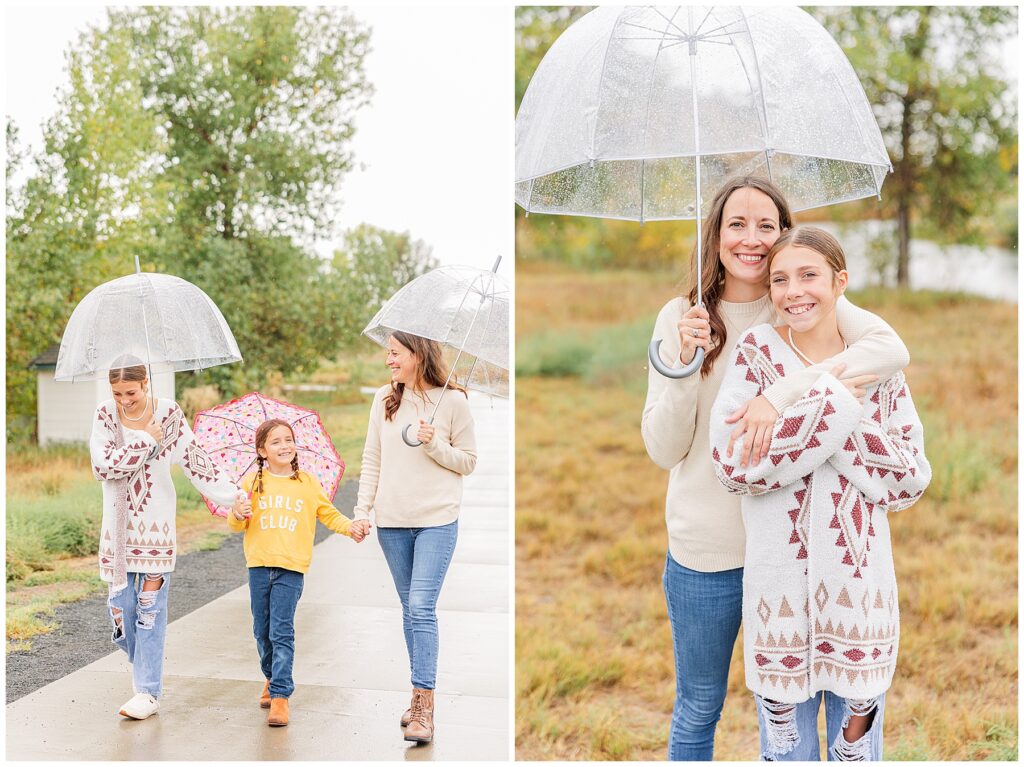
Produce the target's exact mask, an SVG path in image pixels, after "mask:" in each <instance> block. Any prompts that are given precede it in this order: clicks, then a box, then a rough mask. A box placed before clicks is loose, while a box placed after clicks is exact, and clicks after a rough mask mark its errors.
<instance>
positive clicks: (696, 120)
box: [686, 8, 704, 306]
mask: <svg viewBox="0 0 1024 767" xmlns="http://www.w3.org/2000/svg"><path fill="white" fill-rule="evenodd" d="M686 12H687V15H688V21H689V32H690V34H691V35H692V34H693V33H694V29H693V8H687V10H686ZM689 47H690V96H691V101H692V103H693V149H694V154H693V166H694V171H695V178H696V181H697V192H696V198H695V199H694V201H693V205H694V209H695V215H694V218H695V219H696V220H697V247H696V248H694V250H695V251H696V252H697V306H703V305H704V286H703V284H702V282H703V280H702V275H701V272H702V271H703V269H702V268H701V267H702V264H701V255H702V254H701V249H702V247H703V243H702V242H701V239H702V238H701V229H702V227H701V223H702V222H701V215H702V211H701V205H700V199H701V192H700V114H699V112H698V110H697V43H696V41H695V40H693V39H691V40H690V46H689Z"/></svg>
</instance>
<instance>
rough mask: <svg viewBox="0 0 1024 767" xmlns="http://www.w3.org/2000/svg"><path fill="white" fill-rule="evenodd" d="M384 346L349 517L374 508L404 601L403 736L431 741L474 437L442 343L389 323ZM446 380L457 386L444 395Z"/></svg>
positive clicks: (364, 514)
mask: <svg viewBox="0 0 1024 767" xmlns="http://www.w3.org/2000/svg"><path fill="white" fill-rule="evenodd" d="M387 349H388V353H387V365H388V367H389V368H391V382H390V383H389V384H388V385H386V386H383V387H381V388H380V389H379V390H378V391H377V393H376V395H375V396H374V398H373V405H372V406H371V409H370V420H369V426H368V428H367V432H366V445H365V447H364V448H363V462H362V473H361V474H360V477H359V496H358V500H357V502H356V507H355V519H356V520H359V519H369V516H370V512H371V511H373V513H374V515H375V517H376V525H377V531H378V535H379V538H380V546H381V549H382V550H383V551H384V557H385V559H386V560H387V563H388V568H389V569H390V570H391V577H392V578H393V579H394V582H395V588H396V589H397V591H398V597H399V599H400V601H401V603H402V628H403V631H404V632H405V644H406V649H407V650H408V653H409V665H410V668H411V672H412V688H413V689H412V702H411V704H410V707H409V709H408V710H407V711H406V712H405V713H404V714H403V715H402V717H401V724H402V726H404V727H406V732H405V739H406V740H408V741H412V742H417V743H429V742H430V741H431V739H432V738H433V734H434V718H433V716H434V686H435V680H436V676H437V654H438V633H437V612H436V606H437V599H438V595H439V594H440V591H441V585H442V584H443V582H444V577H445V574H446V573H447V571H448V566H449V564H450V563H451V559H452V553H453V552H454V550H455V541H456V538H457V537H458V529H459V522H458V518H459V506H460V504H461V501H462V477H463V476H465V475H468V474H470V473H472V471H473V469H474V468H475V467H476V459H477V453H476V439H475V436H474V432H473V418H472V415H471V414H470V411H469V404H468V402H467V397H468V394H467V393H466V390H465V389H463V388H462V387H461V386H459V385H457V384H455V383H454V382H453V381H449V380H448V378H449V376H448V375H447V371H446V370H445V364H444V359H443V356H442V352H441V346H440V344H438V343H437V342H436V341H432V340H430V339H426V338H422V337H420V336H416V335H412V334H410V333H405V332H401V331H397V330H396V331H394V332H392V333H391V335H390V337H389V339H388V342H387ZM446 389H454V390H455V391H456V392H461V393H462V394H463V395H464V396H462V397H458V396H449V397H443V396H442V395H443V394H444V392H445V390H446ZM430 413H433V418H432V419H431V420H430V421H429V422H428V420H427V418H428V414H430ZM410 422H411V423H417V422H418V423H419V428H418V431H417V433H416V437H417V439H418V440H419V441H420V442H421V443H422V448H410V446H409V445H410V443H409V442H408V441H407V440H406V439H403V430H404V429H405V424H408V423H410Z"/></svg>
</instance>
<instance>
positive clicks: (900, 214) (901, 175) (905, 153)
mask: <svg viewBox="0 0 1024 767" xmlns="http://www.w3.org/2000/svg"><path fill="white" fill-rule="evenodd" d="M914 101H915V99H914V97H913V95H912V94H909V93H908V94H907V95H906V96H905V97H904V98H903V120H902V124H901V125H900V161H899V163H898V165H897V170H896V177H897V181H898V183H897V184H896V225H897V237H898V245H899V247H898V251H897V256H896V287H897V288H899V289H900V290H906V289H908V288H909V287H910V204H911V198H912V196H913V194H914V169H913V162H912V160H911V157H910V152H911V149H910V135H911V132H912V131H913V124H912V121H913V114H912V113H913V109H914Z"/></svg>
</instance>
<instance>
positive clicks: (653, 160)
mask: <svg viewBox="0 0 1024 767" xmlns="http://www.w3.org/2000/svg"><path fill="white" fill-rule="evenodd" d="M698 160H699V161H698ZM891 170H892V166H891V164H890V162H889V157H888V154H887V153H886V150H885V144H884V143H883V141H882V134H881V131H880V130H879V129H878V124H877V122H876V121H875V117H874V115H873V114H872V111H871V105H870V104H869V103H868V100H867V97H866V96H865V95H864V89H863V88H862V87H861V84H860V81H859V80H858V79H857V75H856V73H855V72H854V70H853V67H851V66H850V63H849V61H848V60H847V58H846V56H845V54H844V53H843V51H842V50H841V49H840V48H839V46H838V45H837V44H836V42H835V41H834V40H833V39H832V37H831V36H830V35H829V33H828V32H827V31H826V30H825V29H824V27H822V26H821V25H820V24H819V23H818V22H817V21H815V20H814V19H813V18H811V16H809V15H808V14H807V13H805V12H804V11H802V10H800V9H799V8H793V7H789V8H767V7H765V8H743V7H728V6H643V7H639V6H628V7H622V6H615V7H612V6H606V7H602V8H598V9H597V10H595V11H592V12H591V13H589V14H587V15H586V16H584V17H583V18H582V19H580V20H579V21H577V22H576V23H575V24H573V25H572V26H571V27H569V28H568V29H567V30H566V31H565V32H564V33H562V35H561V36H560V37H559V38H558V39H557V40H556V41H555V43H554V45H552V46H551V48H550V50H549V51H548V53H547V55H546V56H545V57H544V59H543V61H541V63H540V66H538V67H537V71H536V72H535V73H534V75H533V78H532V79H531V81H530V85H529V87H528V88H527V91H526V94H525V95H524V97H523V101H522V104H521V105H520V108H519V113H518V115H517V116H516V186H515V199H516V202H517V203H518V204H519V205H520V206H521V207H523V208H524V209H525V210H526V212H527V214H529V213H531V212H536V213H557V214H566V215H581V216H597V217H601V218H617V219H627V220H633V221H640V222H644V221H666V220H681V219H696V221H697V242H698V243H700V241H701V220H702V218H703V216H704V214H705V212H706V207H707V204H708V203H709V201H710V199H711V198H712V197H713V196H714V194H715V193H716V192H717V190H718V189H719V188H720V187H721V186H722V185H723V184H724V182H725V181H726V180H727V179H729V178H731V177H733V176H738V175H755V176H763V177H765V178H768V179H770V180H771V181H772V182H774V183H775V184H776V185H777V186H778V187H779V188H780V189H781V190H782V192H783V193H784V194H785V195H786V199H787V200H788V201H789V203H790V206H791V208H792V209H793V210H794V211H800V210H806V209H808V208H815V207H820V206H823V205H831V204H833V203H837V202H845V201H848V200H856V199H861V198H864V197H873V196H879V195H880V193H881V188H882V181H883V180H884V178H885V175H886V173H888V172H890V171H891ZM700 255H701V254H700V248H699V247H698V248H697V257H698V259H700ZM700 274H701V270H700V262H699V260H698V268H697V279H698V285H697V296H698V303H700V304H703V300H702V297H703V290H702V286H701V284H700ZM660 343H661V341H660V340H655V341H654V342H652V344H651V348H650V350H649V356H650V359H651V364H652V365H653V366H654V367H655V368H656V369H657V370H658V371H659V372H661V373H662V374H663V375H667V376H670V377H673V378H682V377H685V376H687V375H690V374H692V373H693V372H695V371H696V370H698V369H699V368H700V366H701V363H702V362H703V359H704V353H703V349H698V350H697V354H696V355H695V356H694V359H693V361H692V362H691V363H690V365H688V366H686V367H684V368H679V369H673V368H669V367H668V366H667V365H666V364H665V363H664V362H663V361H662V359H661V357H660V355H659V354H658V346H659V345H660Z"/></svg>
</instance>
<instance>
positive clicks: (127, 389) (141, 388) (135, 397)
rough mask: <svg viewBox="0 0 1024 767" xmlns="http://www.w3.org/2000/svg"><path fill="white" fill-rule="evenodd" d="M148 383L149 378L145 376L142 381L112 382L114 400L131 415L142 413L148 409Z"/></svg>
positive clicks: (111, 388)
mask: <svg viewBox="0 0 1024 767" xmlns="http://www.w3.org/2000/svg"><path fill="white" fill-rule="evenodd" d="M147 383H148V381H147V379H145V378H144V379H142V380H141V381H120V382H119V383H112V384H110V390H111V391H112V392H113V393H114V402H116V403H117V404H118V405H120V406H121V408H122V409H123V410H124V411H125V412H126V413H128V414H129V415H131V416H134V415H137V414H139V413H141V412H142V411H143V410H145V409H146V384H147Z"/></svg>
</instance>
